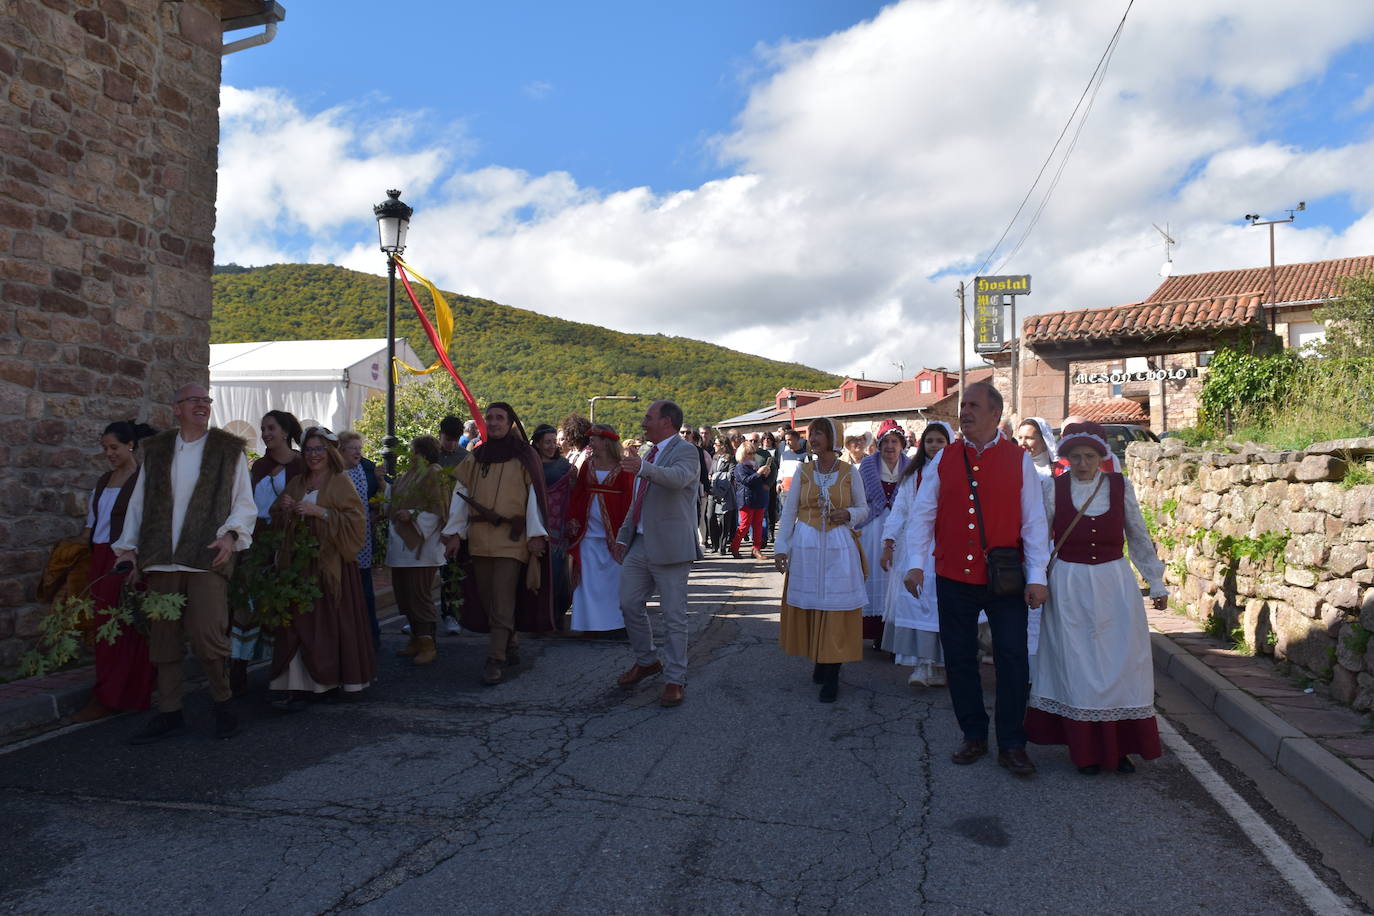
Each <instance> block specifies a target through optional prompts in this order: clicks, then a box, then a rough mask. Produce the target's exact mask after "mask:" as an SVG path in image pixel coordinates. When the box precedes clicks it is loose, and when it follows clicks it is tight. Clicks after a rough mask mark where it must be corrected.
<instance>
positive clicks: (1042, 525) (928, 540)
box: [903, 430, 1050, 588]
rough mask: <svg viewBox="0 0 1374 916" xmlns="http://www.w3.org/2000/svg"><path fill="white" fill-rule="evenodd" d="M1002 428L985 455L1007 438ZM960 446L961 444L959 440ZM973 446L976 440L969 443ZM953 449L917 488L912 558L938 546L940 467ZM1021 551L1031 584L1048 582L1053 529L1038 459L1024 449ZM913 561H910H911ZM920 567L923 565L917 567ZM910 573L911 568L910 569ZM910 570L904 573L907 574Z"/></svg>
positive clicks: (911, 518) (909, 547)
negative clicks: (936, 536) (937, 516)
mask: <svg viewBox="0 0 1374 916" xmlns="http://www.w3.org/2000/svg"><path fill="white" fill-rule="evenodd" d="M1005 438H1006V436H1004V435H1003V434H1002V431H1001V430H998V431H997V435H996V436H994V437H993V440H992V441H991V442H989V443H988V444H987V445H985V446H983V448H977V446H974V448H976V449H977V451H978V453H979V454H982V453H983V452H984V451H986V450H987V449H989V448H991V447H992V446H994V445H996V444H997V440H999V439H1005ZM955 444H956V445H957V443H955ZM969 444H970V445H972V444H973V443H971V442H970V443H969ZM950 451H951V449H950V448H943V449H941V450H940V454H938V455H936V456H935V457H934V458H932V459H931V460H930V463H929V464H927V465H926V466H925V467H924V468H923V469H922V470H923V471H924V473H923V475H922V478H921V489H920V490H918V491H916V504H915V505H914V506H912V508H911V514H910V515H908V516H907V526H906V555H907V557H908V558H920V557H924V556H927V555H929V554H930V552H931V551H932V550H933V549H934V546H935V516H936V515H937V514H938V513H939V509H940V474H939V472H938V470H937V468H938V467H939V464H940V461H941V459H943V458H944V457H945V455H947V454H949V452H950ZM989 511H991V509H990V507H988V506H984V507H983V512H984V514H985V515H986V514H987V512H989ZM1021 554H1022V560H1023V565H1024V566H1025V570H1026V584H1027V585H1044V584H1045V582H1046V579H1045V565H1046V564H1047V563H1049V561H1050V528H1049V524H1048V523H1047V522H1046V521H1045V502H1044V497H1043V495H1042V494H1041V489H1040V474H1039V473H1037V472H1036V470H1035V462H1034V461H1032V460H1031V456H1030V453H1029V452H1026V451H1024V450H1023V451H1022V452H1021ZM908 562H910V560H908ZM913 568H916V569H919V568H920V567H913ZM907 571H908V572H909V571H910V570H907ZM905 574H906V573H905V572H904V573H903V575H905ZM934 584H935V583H933V582H927V583H925V585H924V587H925V588H930V587H932V586H934Z"/></svg>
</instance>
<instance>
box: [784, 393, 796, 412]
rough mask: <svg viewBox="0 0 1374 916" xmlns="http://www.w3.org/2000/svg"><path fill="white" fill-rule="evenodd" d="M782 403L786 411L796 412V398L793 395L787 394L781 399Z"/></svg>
mask: <svg viewBox="0 0 1374 916" xmlns="http://www.w3.org/2000/svg"><path fill="white" fill-rule="evenodd" d="M782 403H783V406H785V407H786V408H787V409H788V410H796V409H797V396H796V395H795V394H789V395H788V396H787V397H785V398H783V399H782Z"/></svg>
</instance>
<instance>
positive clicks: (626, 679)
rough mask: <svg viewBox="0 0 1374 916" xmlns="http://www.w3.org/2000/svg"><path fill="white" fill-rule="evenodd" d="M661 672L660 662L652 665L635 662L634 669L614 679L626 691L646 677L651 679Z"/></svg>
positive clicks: (661, 665) (661, 664)
mask: <svg viewBox="0 0 1374 916" xmlns="http://www.w3.org/2000/svg"><path fill="white" fill-rule="evenodd" d="M662 670H663V663H662V662H654V663H653V664H652V665H641V664H640V663H639V662H635V664H634V667H632V668H631V669H630V670H629V671H626V672H625V673H624V674H622V675H621V676H620V677H618V678H616V679H615V682H616V683H617V684H619V685H620V686H621V687H624V688H626V689H627V690H628V689H629V688H631V687H633V686H634V685H635V684H638V683H639V682H640V681H642V680H644V679H645V678H646V677H653V676H654V675H655V674H658V673H659V672H660V671H662Z"/></svg>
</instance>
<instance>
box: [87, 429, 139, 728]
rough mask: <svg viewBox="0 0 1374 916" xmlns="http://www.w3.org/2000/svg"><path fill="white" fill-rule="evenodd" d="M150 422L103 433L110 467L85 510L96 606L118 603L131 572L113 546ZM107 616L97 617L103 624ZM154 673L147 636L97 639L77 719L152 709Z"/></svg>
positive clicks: (121, 526)
mask: <svg viewBox="0 0 1374 916" xmlns="http://www.w3.org/2000/svg"><path fill="white" fill-rule="evenodd" d="M153 432H154V430H153V428H152V427H151V426H148V425H146V424H143V423H134V422H133V421H132V420H129V421H120V422H117V423H111V424H110V425H109V426H107V427H105V432H104V434H103V435H101V437H100V448H101V450H102V451H103V452H104V454H105V460H106V461H108V462H109V463H110V470H109V471H107V472H105V474H104V475H102V476H101V478H100V480H99V481H98V482H97V483H96V485H95V490H94V491H93V492H92V493H91V502H90V507H89V508H88V509H87V510H86V532H85V534H86V537H87V538H88V539H89V540H90V542H91V586H90V592H91V598H92V599H93V600H94V602H95V606H96V609H97V610H100V609H102V608H107V607H111V606H112V605H114V604H117V603H118V602H119V591H120V588H121V587H122V586H123V585H124V579H125V576H126V575H127V573H125V574H120V573H115V572H114V566H115V555H114V551H113V550H111V549H110V544H111V543H113V542H114V541H115V540H116V539H117V538H118V537H119V535H120V533H121V532H122V531H123V530H124V513H125V510H126V509H128V506H129V496H130V495H131V494H132V493H133V492H134V484H136V483H137V482H138V471H139V467H138V458H137V449H138V440H140V439H145V438H147V437H148V436H151V435H152V434H153ZM105 619H106V616H105V615H104V614H101V615H99V616H98V617H97V623H103V622H104V621H105ZM155 677H156V675H155V673H154V669H153V666H152V664H151V663H150V662H149V661H148V641H147V640H146V639H145V638H144V637H143V634H141V633H139V632H137V631H135V630H132V629H125V630H124V632H122V633H120V635H119V638H118V639H116V640H115V641H114V642H113V643H108V642H104V641H102V640H99V639H97V640H96V641H95V689H94V690H93V691H92V692H91V701H90V702H89V703H87V704H86V707H85V708H84V709H82V710H81V711H80V712H78V713H77V714H76V715H75V716H73V717H72V718H73V719H74V720H75V721H77V722H90V721H92V720H94V719H101V718H104V717H105V716H109V715H113V714H114V713H116V712H118V711H119V710H122V709H147V708H148V704H149V700H150V699H151V697H152V693H153V682H154V680H155Z"/></svg>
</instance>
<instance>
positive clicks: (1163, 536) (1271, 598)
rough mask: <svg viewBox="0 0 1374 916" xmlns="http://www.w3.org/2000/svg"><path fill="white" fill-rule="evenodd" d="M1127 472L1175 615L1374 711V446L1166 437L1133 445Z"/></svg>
mask: <svg viewBox="0 0 1374 916" xmlns="http://www.w3.org/2000/svg"><path fill="white" fill-rule="evenodd" d="M1126 466H1127V472H1128V473H1129V474H1130V477H1131V481H1132V483H1133V484H1134V485H1135V488H1136V493H1137V494H1138V496H1139V498H1140V504H1141V509H1142V511H1144V513H1145V515H1146V520H1147V521H1149V522H1150V524H1151V528H1152V530H1153V532H1154V536H1155V543H1156V546H1157V547H1158V549H1159V555H1160V559H1162V560H1163V561H1164V563H1165V566H1166V570H1167V571H1166V574H1165V578H1166V580H1167V581H1168V583H1169V587H1170V592H1171V595H1172V604H1173V606H1174V607H1175V608H1176V609H1177V610H1180V611H1186V613H1187V614H1188V616H1190V617H1192V618H1194V619H1196V620H1198V621H1199V622H1201V623H1204V624H1205V623H1207V622H1208V620H1209V619H1210V618H1215V620H1214V621H1213V623H1212V626H1213V628H1215V629H1219V630H1221V631H1223V632H1224V633H1226V634H1232V633H1237V635H1240V636H1242V637H1243V642H1244V644H1245V645H1246V646H1249V647H1251V648H1253V650H1254V651H1255V652H1258V653H1262V654H1270V655H1272V656H1274V658H1275V659H1276V660H1278V661H1280V662H1281V663H1282V662H1286V663H1287V664H1288V665H1290V666H1291V668H1292V673H1293V674H1295V675H1298V676H1303V677H1308V678H1311V679H1312V681H1313V683H1314V684H1315V685H1317V686H1318V687H1319V688H1321V689H1323V690H1329V691H1330V694H1331V696H1333V697H1334V698H1336V699H1338V700H1340V701H1341V702H1343V703H1348V704H1350V705H1352V706H1354V707H1355V708H1356V709H1358V710H1361V711H1368V710H1371V709H1374V641H1371V639H1370V634H1371V632H1374V483H1371V482H1368V481H1374V438H1366V439H1346V440H1339V441H1335V442H1322V443H1317V444H1315V445H1313V446H1311V447H1310V448H1308V449H1306V450H1304V451H1300V452H1285V451H1275V450H1272V449H1266V448H1262V447H1260V446H1256V445H1253V444H1247V445H1244V446H1241V445H1234V446H1231V450H1229V451H1217V450H1201V449H1192V448H1188V447H1186V446H1184V444H1183V442H1181V441H1180V440H1177V439H1166V440H1165V441H1164V442H1162V443H1160V444H1143V443H1137V444H1133V445H1131V447H1130V449H1129V451H1128V453H1127V461H1126ZM1323 685H1324V686H1323Z"/></svg>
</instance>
